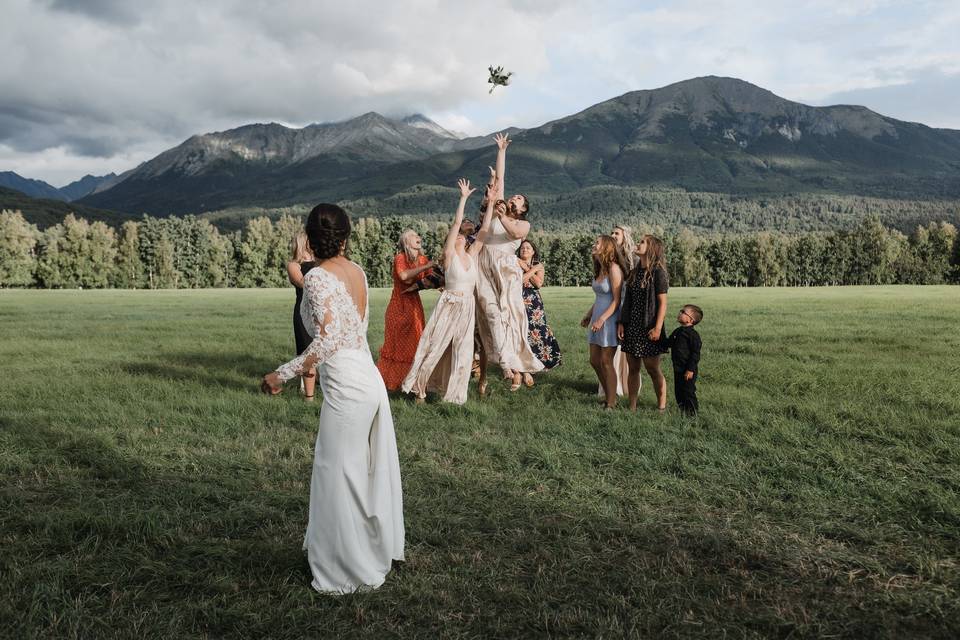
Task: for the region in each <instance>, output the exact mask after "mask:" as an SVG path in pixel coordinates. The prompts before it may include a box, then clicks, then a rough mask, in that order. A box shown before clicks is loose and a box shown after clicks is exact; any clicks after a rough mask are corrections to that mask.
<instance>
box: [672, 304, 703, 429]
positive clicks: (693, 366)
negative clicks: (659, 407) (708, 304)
mask: <svg viewBox="0 0 960 640" xmlns="http://www.w3.org/2000/svg"><path fill="white" fill-rule="evenodd" d="M701 320H703V310H702V309H700V307H698V306H697V305H695V304H687V305H684V306H683V308H682V309H680V313H679V314H678V315H677V322H679V323H680V326H679V327H677V328H676V329H674V330H673V333H671V334H670V359H671V360H673V394H674V395H675V396H676V398H677V404H678V405H679V406H680V410H681V411H683V412H684V413H685V414H687V415H689V416H695V415H697V410H698V409H699V408H700V407H699V405H698V404H697V365H698V364H699V362H700V344H701V342H700V334H699V333H697V330H696V329H694V328H693V327H694V325H697V324H700V321H701Z"/></svg>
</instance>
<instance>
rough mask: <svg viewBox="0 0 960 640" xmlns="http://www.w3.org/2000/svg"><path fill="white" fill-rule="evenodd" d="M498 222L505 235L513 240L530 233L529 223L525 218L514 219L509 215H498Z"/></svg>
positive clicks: (522, 237)
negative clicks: (501, 225)
mask: <svg viewBox="0 0 960 640" xmlns="http://www.w3.org/2000/svg"><path fill="white" fill-rule="evenodd" d="M500 222H501V224H503V228H504V229H505V230H506V232H507V235H508V236H510V237H511V238H513V239H514V240H523V239H524V238H526V237H527V234H528V233H530V223H529V222H527V221H526V220H514V219H513V218H511V217H510V216H505V215H502V216H500Z"/></svg>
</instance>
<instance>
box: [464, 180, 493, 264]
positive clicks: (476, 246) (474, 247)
mask: <svg viewBox="0 0 960 640" xmlns="http://www.w3.org/2000/svg"><path fill="white" fill-rule="evenodd" d="M496 189H497V182H496V180H494V182H492V183H491V184H489V185H487V191H488V196H489V197H487V210H486V211H484V212H483V220H482V221H481V222H480V229H478V230H477V235H476V239H475V240H474V241H473V244H471V245H470V248H469V249H467V253H469V254H470V255H472V256H475V255H477V254H478V253H480V249H482V248H483V243H484V242H486V241H487V236H488V235H490V224H491V223H492V222H493V204H494V202H496V198H494V197H492V196H490V195H489V194H490V193H492V192H495V191H496Z"/></svg>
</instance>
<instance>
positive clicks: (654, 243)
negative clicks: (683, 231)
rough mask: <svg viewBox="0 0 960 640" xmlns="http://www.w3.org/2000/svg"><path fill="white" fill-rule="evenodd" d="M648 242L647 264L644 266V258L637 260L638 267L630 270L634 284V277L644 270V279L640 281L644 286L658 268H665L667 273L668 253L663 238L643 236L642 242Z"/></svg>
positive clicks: (664, 270)
mask: <svg viewBox="0 0 960 640" xmlns="http://www.w3.org/2000/svg"><path fill="white" fill-rule="evenodd" d="M644 241H645V242H646V243H647V253H646V261H647V266H646V267H644V266H643V260H642V259H641V260H637V266H636V268H635V269H634V270H633V271H631V272H630V278H629V279H630V284H633V281H634V279H635V278H636V277H637V274H638V273H640V272H641V271H643V275H642V276H641V277H642V278H643V279H642V280H641V281H640V282H641V283H642V284H643V285H644V286H646V285H647V283H649V282H650V280H652V279H653V272H654V271H656V270H657V269H663V272H664V273H667V253H666V250H665V249H664V248H663V240H661V239H660V238H658V237H657V236H652V235H650V234H646V235H644V236H643V237H642V238H641V242H644Z"/></svg>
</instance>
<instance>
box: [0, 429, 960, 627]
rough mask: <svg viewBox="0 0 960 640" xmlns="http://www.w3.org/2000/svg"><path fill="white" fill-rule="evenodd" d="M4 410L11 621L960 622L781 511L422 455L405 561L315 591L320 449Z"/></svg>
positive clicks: (407, 469)
mask: <svg viewBox="0 0 960 640" xmlns="http://www.w3.org/2000/svg"><path fill="white" fill-rule="evenodd" d="M0 424H2V426H3V428H4V429H5V430H7V429H9V430H10V431H9V434H10V435H11V436H12V440H13V445H14V450H21V449H22V450H23V451H24V452H25V454H24V457H25V458H29V457H30V456H29V455H28V454H30V453H31V452H36V453H38V454H39V456H40V457H39V458H37V464H36V465H35V468H33V469H29V468H22V469H20V470H19V471H18V473H17V474H16V477H11V478H10V479H9V482H8V483H7V485H6V488H5V489H4V490H3V492H2V494H0V495H2V496H3V507H4V509H3V511H2V515H0V524H2V531H3V535H4V544H5V547H6V550H7V551H9V553H5V554H4V555H5V556H6V559H5V560H3V561H2V563H0V568H2V569H3V571H4V574H5V575H9V576H15V577H16V580H15V581H4V583H3V585H2V586H0V596H2V597H0V601H3V602H4V604H3V605H0V606H2V608H3V609H5V611H3V613H4V615H3V616H2V619H3V620H5V621H7V622H3V623H0V625H3V626H5V625H10V627H9V628H8V629H7V630H8V631H9V630H12V629H17V630H18V631H19V633H18V634H17V635H18V637H30V636H45V635H75V636H80V637H85V636H86V637H93V636H98V637H108V636H111V635H116V636H119V635H121V633H120V631H122V630H129V629H131V628H133V627H134V626H143V627H144V628H147V629H151V630H152V632H153V633H154V634H156V635H157V636H168V637H176V636H184V635H195V634H199V635H211V636H214V637H220V636H224V635H238V636H239V635H244V636H272V637H303V636H307V635H317V634H320V635H321V636H323V637H341V638H345V637H356V638H366V637H371V636H372V635H374V634H381V635H382V634H387V635H402V636H403V637H431V638H432V637H437V636H444V637H545V636H548V635H550V636H591V637H601V636H603V637H607V636H611V637H622V636H634V635H636V636H649V635H657V636H669V637H717V636H723V635H731V636H763V637H771V636H773V637H785V636H816V635H822V634H835V635H840V636H850V637H950V636H951V635H954V633H955V632H956V631H957V626H958V624H957V622H956V618H950V617H949V616H950V614H951V607H942V608H937V607H934V606H930V607H929V608H924V607H922V606H920V605H919V604H917V603H914V602H911V600H910V599H909V598H910V593H909V590H908V589H904V590H901V591H900V592H899V596H898V595H897V594H891V593H890V592H889V590H885V588H884V586H883V584H882V583H879V582H878V581H876V580H872V579H868V578H861V577H856V576H859V575H861V574H860V573H857V572H862V564H860V563H858V562H856V561H853V560H849V561H845V560H841V559H838V557H837V556H830V555H829V554H827V553H820V552H818V551H816V550H814V549H813V548H812V547H809V546H808V545H805V543H803V542H802V541H797V540H790V541H788V540H784V539H782V538H781V537H778V536H777V535H776V533H775V531H776V530H775V529H774V530H773V532H770V531H766V530H765V531H764V532H763V534H762V535H760V536H759V537H757V536H751V535H749V534H750V533H753V532H752V531H747V532H746V534H745V533H744V531H742V530H738V529H737V528H736V527H735V526H731V525H730V522H729V520H728V519H727V518H726V514H716V515H713V516H712V515H710V514H702V513H696V512H693V511H692V509H695V508H696V505H690V506H689V507H688V508H689V509H691V511H687V512H684V511H677V512H673V513H664V512H660V513H640V512H637V511H636V510H630V509H629V508H626V505H623V506H624V507H625V508H624V510H623V514H624V515H622V516H621V517H611V516H608V515H603V514H602V512H601V511H599V510H598V509H596V508H594V506H593V505H587V504H577V503H575V502H573V501H571V500H570V499H569V498H565V497H564V496H563V494H562V493H559V492H558V493H556V494H554V493H551V492H550V490H549V489H544V488H543V487H541V486H535V485H534V486H530V487H525V486H523V484H522V483H521V482H519V481H514V482H511V483H510V484H506V483H504V482H503V481H502V480H497V479H496V478H491V477H485V476H484V475H482V474H475V473H470V470H469V469H467V470H464V469H459V468H454V467H449V468H437V467H427V466H426V465H424V464H418V463H416V462H410V461H403V462H404V464H403V466H404V486H405V490H406V495H405V502H406V506H405V515H406V520H407V560H408V561H407V563H406V564H405V565H404V566H403V568H402V570H401V571H399V572H395V573H393V574H391V576H390V577H388V581H387V584H386V585H385V586H384V587H383V588H381V589H380V590H378V591H376V592H373V593H368V594H358V595H355V596H349V597H344V598H329V597H321V596H318V595H316V594H314V593H313V592H312V591H311V590H310V588H309V581H310V577H309V572H308V570H307V567H306V564H305V561H304V557H303V554H302V552H301V550H300V544H301V541H302V535H303V530H304V526H305V523H306V514H307V502H308V495H307V491H306V489H301V490H293V489H290V488H284V487H289V486H290V483H291V482H292V481H295V480H297V481H302V482H301V484H300V485H298V486H300V487H303V486H305V481H307V480H308V474H309V472H310V471H309V469H310V463H311V461H310V460H301V461H297V462H296V463H295V464H293V465H291V466H289V467H286V468H284V467H278V466H276V461H275V460H270V461H268V463H267V466H265V467H264V469H261V468H258V467H251V468H247V469H241V470H239V471H238V470H237V469H236V468H235V467H233V466H231V465H230V461H227V460H222V459H220V460H218V459H211V460H209V461H205V463H204V464H200V465H183V464H179V463H178V460H176V459H173V460H169V459H164V460H163V461H147V460H141V459H138V458H137V457H136V456H135V455H132V454H130V453H128V452H125V451H123V450H121V449H120V448H119V447H118V446H117V445H116V444H115V443H113V442H111V441H110V440H108V439H106V438H101V437H97V436H93V435H89V434H85V433H78V432H69V433H67V432H63V431H59V430H56V429H54V428H50V427H47V426H41V427H36V426H34V427H30V428H27V427H16V426H14V425H12V424H10V423H9V421H7V422H4V423H0ZM38 449H39V450H41V451H36V450H38ZM163 465H167V467H166V468H164V467H163ZM184 466H186V467H187V468H186V469H183V468H181V467H184ZM266 468H270V470H271V471H270V473H271V474H275V475H277V476H280V477H274V478H271V477H269V476H267V477H265V475H264V471H265V469H266ZM769 533H773V535H772V536H768V535H767V534H769ZM765 536H767V537H766V538H765ZM810 554H813V556H812V557H811V555H810ZM847 557H849V556H847ZM851 576H854V577H851ZM17 584H20V585H21V586H20V587H18V586H17ZM23 585H30V588H26V589H25V588H22V586H23ZM929 586H930V588H931V589H934V590H935V589H940V588H942V585H929ZM38 594H40V595H39V596H38ZM924 595H929V593H926V594H924V593H915V594H914V596H913V597H916V598H918V599H919V598H920V597H921V596H924ZM954 608H955V606H954ZM951 620H953V621H952V622H951ZM3 626H0V631H2V630H4V629H3ZM111 630H112V632H113V633H110V631H111ZM318 637H319V636H318Z"/></svg>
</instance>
